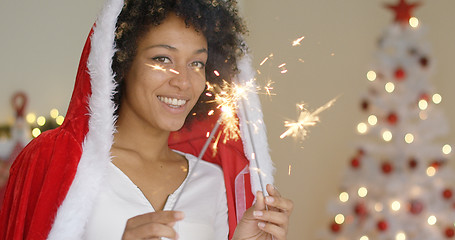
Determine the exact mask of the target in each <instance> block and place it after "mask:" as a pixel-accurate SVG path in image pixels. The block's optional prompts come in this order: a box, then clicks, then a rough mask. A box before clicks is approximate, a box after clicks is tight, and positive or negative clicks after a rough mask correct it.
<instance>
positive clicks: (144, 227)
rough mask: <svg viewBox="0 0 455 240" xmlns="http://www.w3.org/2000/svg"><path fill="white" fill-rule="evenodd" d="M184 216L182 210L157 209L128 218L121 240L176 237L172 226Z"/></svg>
mask: <svg viewBox="0 0 455 240" xmlns="http://www.w3.org/2000/svg"><path fill="white" fill-rule="evenodd" d="M183 218H184V214H183V212H179V211H158V212H151V213H146V214H143V215H138V216H135V217H132V218H130V219H128V221H127V222H126V227H125V231H124V232H123V236H122V240H133V239H161V237H165V238H168V239H178V235H177V233H176V232H175V230H174V228H173V226H174V225H175V223H176V222H177V221H180V220H182V219H183Z"/></svg>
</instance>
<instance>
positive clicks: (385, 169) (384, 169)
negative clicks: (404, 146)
mask: <svg viewBox="0 0 455 240" xmlns="http://www.w3.org/2000/svg"><path fill="white" fill-rule="evenodd" d="M381 169H382V172H383V173H384V174H389V173H391V172H392V171H393V166H392V164H390V163H389V162H383V163H382V166H381Z"/></svg>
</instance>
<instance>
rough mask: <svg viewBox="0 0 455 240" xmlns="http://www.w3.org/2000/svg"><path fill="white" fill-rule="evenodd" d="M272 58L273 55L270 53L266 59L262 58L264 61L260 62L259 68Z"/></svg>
mask: <svg viewBox="0 0 455 240" xmlns="http://www.w3.org/2000/svg"><path fill="white" fill-rule="evenodd" d="M272 57H273V53H270V55H269V56H268V57H266V58H264V60H262V62H261V63H260V64H259V65H260V66H262V65H264V63H265V62H267V60H269V59H270V58H272Z"/></svg>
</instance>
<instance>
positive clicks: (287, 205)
mask: <svg viewBox="0 0 455 240" xmlns="http://www.w3.org/2000/svg"><path fill="white" fill-rule="evenodd" d="M265 203H266V204H267V206H270V207H272V208H276V209H277V210H279V211H282V212H285V213H288V215H289V214H290V213H291V212H292V209H294V203H293V202H292V201H291V200H289V199H286V198H283V197H275V196H268V197H266V198H265Z"/></svg>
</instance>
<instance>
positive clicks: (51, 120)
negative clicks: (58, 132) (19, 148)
mask: <svg viewBox="0 0 455 240" xmlns="http://www.w3.org/2000/svg"><path fill="white" fill-rule="evenodd" d="M25 120H26V121H27V123H28V124H30V126H31V134H32V136H33V137H34V138H36V137H38V136H39V135H40V134H41V133H42V132H44V131H46V130H49V129H53V128H56V127H58V126H60V125H62V124H63V121H64V120H65V117H64V116H63V115H61V114H60V112H59V110H58V109H56V108H53V109H51V110H50V111H49V116H48V117H45V116H42V115H40V116H37V115H36V114H35V113H28V114H27V115H26V117H25Z"/></svg>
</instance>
